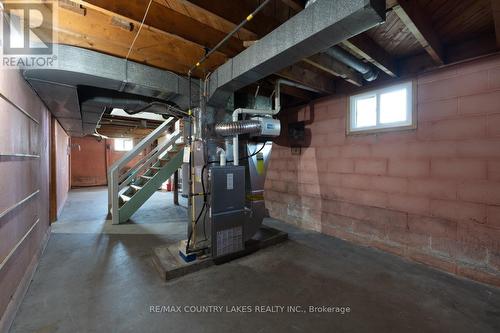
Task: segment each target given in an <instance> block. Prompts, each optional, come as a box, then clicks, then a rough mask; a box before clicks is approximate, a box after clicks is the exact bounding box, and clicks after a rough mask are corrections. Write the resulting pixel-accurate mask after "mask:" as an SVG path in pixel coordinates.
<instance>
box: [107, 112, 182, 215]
mask: <svg viewBox="0 0 500 333" xmlns="http://www.w3.org/2000/svg"><path fill="white" fill-rule="evenodd" d="M175 121H177V119H176V118H174V117H170V118H169V119H167V120H166V121H164V122H163V123H162V124H161V125H160V126H158V127H157V128H156V129H155V130H154V131H152V132H151V133H150V134H149V135H148V136H146V137H145V138H144V139H143V140H142V141H141V142H139V144H137V145H136V146H135V147H134V148H133V149H132V150H130V151H129V152H128V153H127V154H125V155H123V156H122V157H121V158H120V159H119V160H118V161H116V162H115V163H114V164H113V165H112V166H111V167H110V168H109V170H108V208H109V210H110V212H111V214H112V219H113V224H117V223H118V222H119V217H118V205H119V200H118V193H119V191H120V186H119V185H120V184H119V183H120V174H119V173H120V170H121V169H122V168H123V167H124V166H126V165H127V163H129V162H130V161H132V160H133V159H134V157H136V156H137V154H139V153H140V152H142V151H143V150H144V149H146V148H147V147H148V146H150V145H151V144H152V143H153V142H154V141H155V140H156V139H158V138H159V137H160V136H161V135H162V134H163V133H164V132H165V131H166V130H167V128H168V127H170V126H171V125H172V123H173V122H175ZM169 141H170V140H169ZM148 155H149V154H148Z"/></svg>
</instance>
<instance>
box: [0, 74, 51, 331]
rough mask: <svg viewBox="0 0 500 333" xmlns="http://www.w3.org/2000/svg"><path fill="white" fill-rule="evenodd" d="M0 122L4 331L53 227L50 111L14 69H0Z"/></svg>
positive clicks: (0, 322) (0, 326) (0, 314)
mask: <svg viewBox="0 0 500 333" xmlns="http://www.w3.org/2000/svg"><path fill="white" fill-rule="evenodd" d="M0 124H1V125H0V126H1V131H0V132H1V134H0V135H1V140H0V186H1V188H2V191H1V192H0V244H1V245H0V331H4V330H6V329H7V328H8V326H9V325H10V322H11V320H12V319H13V317H14V313H15V310H16V308H17V306H18V304H19V302H20V301H21V297H22V295H23V294H24V292H25V290H26V288H27V286H28V282H29V279H30V278H31V275H32V273H33V271H34V269H35V267H36V263H37V262H38V256H39V254H40V252H41V249H42V248H43V245H44V244H43V242H44V241H43V240H44V239H46V235H47V231H48V230H49V229H48V228H49V184H48V180H49V129H50V115H49V113H48V111H47V110H46V109H45V107H44V105H43V103H42V102H41V101H40V99H39V98H38V96H37V95H36V94H35V93H34V92H33V91H32V90H31V88H30V87H29V86H28V84H27V83H26V82H25V81H24V79H23V78H22V76H21V75H20V73H19V72H18V71H15V70H0Z"/></svg>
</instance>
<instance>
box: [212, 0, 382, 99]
mask: <svg viewBox="0 0 500 333" xmlns="http://www.w3.org/2000/svg"><path fill="white" fill-rule="evenodd" d="M384 21H385V0H317V1H316V2H315V3H313V4H312V5H310V6H308V7H307V8H306V9H304V10H302V11H301V12H300V13H298V14H297V15H295V16H294V17H292V18H291V19H289V20H288V21H286V22H285V23H283V24H282V25H281V26H279V27H278V28H276V29H275V30H274V31H272V32H271V33H269V34H268V35H266V36H265V37H263V38H262V39H261V40H259V41H258V42H257V43H255V44H254V45H252V46H251V47H249V48H248V49H246V50H245V51H243V52H241V53H240V54H238V55H237V56H236V57H234V58H232V59H230V60H229V61H227V62H226V63H225V64H224V65H222V66H220V67H219V68H217V70H215V71H214V72H213V73H212V75H211V76H210V78H209V82H208V89H209V98H208V104H209V105H211V106H224V105H225V104H226V102H227V99H228V98H229V96H230V95H231V94H232V93H233V92H234V91H236V90H238V89H240V88H243V87H245V86H247V85H249V84H251V83H253V82H255V81H257V80H259V79H262V78H264V77H266V76H268V75H271V74H273V73H275V72H277V71H279V70H281V69H283V68H285V67H288V66H290V65H292V64H294V63H296V62H298V61H300V60H302V59H304V58H306V57H309V56H312V55H314V54H316V53H319V52H321V51H324V50H326V49H328V48H330V47H332V46H333V45H336V44H338V43H340V42H342V41H344V40H346V39H348V38H350V37H352V36H355V35H358V34H360V33H362V32H364V31H366V30H368V29H370V28H372V27H374V26H376V25H378V24H380V23H383V22H384Z"/></svg>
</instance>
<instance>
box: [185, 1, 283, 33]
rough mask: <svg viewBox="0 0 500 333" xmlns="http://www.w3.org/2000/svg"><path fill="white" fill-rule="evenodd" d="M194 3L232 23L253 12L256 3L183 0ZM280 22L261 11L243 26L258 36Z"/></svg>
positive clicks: (236, 22) (237, 22)
mask: <svg viewBox="0 0 500 333" xmlns="http://www.w3.org/2000/svg"><path fill="white" fill-rule="evenodd" d="M184 1H189V2H190V3H192V4H195V5H196V6H198V7H201V8H203V9H205V10H207V11H209V12H212V13H214V14H215V15H217V16H219V17H222V18H224V19H226V20H228V21H230V22H232V23H234V24H239V23H240V22H242V21H243V20H244V19H245V18H246V17H247V15H248V14H250V13H251V12H253V11H254V10H255V8H256V7H257V5H258V3H256V2H255V0H238V1H234V0H232V1H230V0H210V1H207V0H184ZM280 24H281V22H279V21H278V20H276V19H274V18H272V17H270V16H265V15H264V14H263V13H262V12H261V13H259V14H257V15H256V16H255V18H254V19H253V20H251V21H250V22H248V23H247V24H246V25H245V27H246V28H247V29H248V30H250V31H252V32H254V33H256V34H257V35H258V36H259V37H263V36H265V35H267V34H268V33H269V32H271V31H273V30H274V29H275V28H276V27H278V26H279V25H280Z"/></svg>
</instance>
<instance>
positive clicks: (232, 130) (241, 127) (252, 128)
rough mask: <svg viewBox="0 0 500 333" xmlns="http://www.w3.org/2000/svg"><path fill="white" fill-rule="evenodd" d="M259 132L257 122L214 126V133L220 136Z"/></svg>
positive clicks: (236, 122)
mask: <svg viewBox="0 0 500 333" xmlns="http://www.w3.org/2000/svg"><path fill="white" fill-rule="evenodd" d="M260 130H261V125H260V121H258V120H239V121H231V122H225V123H218V124H217V125H215V132H216V133H217V134H219V135H221V136H234V135H241V134H251V133H258V132H260Z"/></svg>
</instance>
